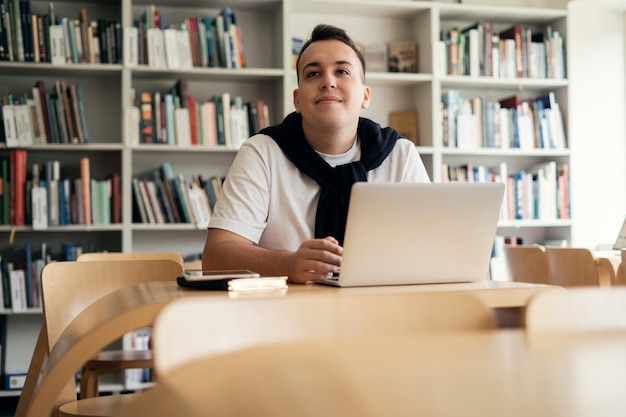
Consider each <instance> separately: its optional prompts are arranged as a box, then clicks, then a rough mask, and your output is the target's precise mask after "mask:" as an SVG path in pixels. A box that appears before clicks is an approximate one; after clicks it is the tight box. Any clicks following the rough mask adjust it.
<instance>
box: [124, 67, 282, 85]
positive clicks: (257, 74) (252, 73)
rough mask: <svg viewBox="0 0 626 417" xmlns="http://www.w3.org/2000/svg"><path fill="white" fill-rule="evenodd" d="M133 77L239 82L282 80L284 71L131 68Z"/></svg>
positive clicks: (260, 69)
mask: <svg viewBox="0 0 626 417" xmlns="http://www.w3.org/2000/svg"><path fill="white" fill-rule="evenodd" d="M130 69H131V70H132V73H133V77H137V78H144V79H162V78H186V79H188V80H194V81H202V80H204V81H206V80H207V78H208V77H210V80H211V81H239V80H252V81H256V82H258V81H260V80H262V79H268V80H280V79H281V78H282V77H283V74H284V73H283V70H282V69H278V68H240V69H220V68H194V69H187V70H178V71H174V70H163V69H157V68H149V67H144V66H140V67H132V68H130Z"/></svg>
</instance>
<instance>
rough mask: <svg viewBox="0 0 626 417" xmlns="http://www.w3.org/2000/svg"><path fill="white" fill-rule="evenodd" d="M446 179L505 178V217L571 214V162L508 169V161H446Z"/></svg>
mask: <svg viewBox="0 0 626 417" xmlns="http://www.w3.org/2000/svg"><path fill="white" fill-rule="evenodd" d="M442 181H443V182H452V181H458V182H504V183H505V197H504V200H503V203H502V210H501V219H502V220H531V219H536V220H556V219H569V218H570V191H569V190H570V187H569V166H568V165H567V164H558V163H557V162H556V161H549V162H544V163H541V164H537V165H535V166H533V167H531V168H529V169H526V170H519V171H516V172H512V173H510V172H508V166H507V164H506V162H502V163H500V165H499V167H498V169H497V170H494V169H493V168H490V167H487V166H484V165H474V164H471V163H468V164H461V165H453V164H448V163H443V164H442Z"/></svg>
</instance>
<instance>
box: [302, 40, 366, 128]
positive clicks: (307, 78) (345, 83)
mask: <svg viewBox="0 0 626 417" xmlns="http://www.w3.org/2000/svg"><path fill="white" fill-rule="evenodd" d="M298 71H300V73H299V76H300V81H299V82H298V89H296V90H295V91H294V93H293V97H294V105H295V107H296V111H297V112H299V113H301V114H302V119H303V121H304V123H308V124H310V125H313V126H315V127H316V128H324V129H337V128H341V127H344V126H346V124H348V123H356V121H357V120H358V117H359V114H360V110H361V109H365V108H367V106H368V105H369V102H370V89H369V87H367V86H366V85H365V84H364V83H363V69H362V67H361V62H360V61H359V58H358V57H357V55H356V53H355V52H354V51H353V50H352V48H350V47H349V46H348V45H346V44H344V43H343V42H341V41H337V40H325V41H317V42H314V43H312V44H311V45H310V46H309V47H308V48H307V49H306V50H305V51H304V53H303V54H302V56H301V57H300V68H299V69H298Z"/></svg>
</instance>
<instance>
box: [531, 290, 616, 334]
mask: <svg viewBox="0 0 626 417" xmlns="http://www.w3.org/2000/svg"><path fill="white" fill-rule="evenodd" d="M525 328H526V330H527V331H528V332H531V333H534V332H545V331H550V332H575V331H577V332H583V331H603V330H626V288H619V287H613V288H598V287H595V288H594V287H589V288H570V289H568V290H567V291H550V292H545V293H539V294H537V295H535V296H534V297H533V298H532V299H531V300H530V302H529V303H528V306H527V307H526V313H525Z"/></svg>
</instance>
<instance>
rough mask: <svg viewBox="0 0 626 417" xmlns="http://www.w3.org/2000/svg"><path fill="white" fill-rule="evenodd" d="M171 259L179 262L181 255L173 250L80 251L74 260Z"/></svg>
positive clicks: (181, 259)
mask: <svg viewBox="0 0 626 417" xmlns="http://www.w3.org/2000/svg"><path fill="white" fill-rule="evenodd" d="M151 259H171V260H173V261H176V262H178V263H180V264H182V263H183V257H182V255H180V254H179V253H175V252H85V253H81V254H80V255H79V256H78V258H76V261H128V260H151Z"/></svg>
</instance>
